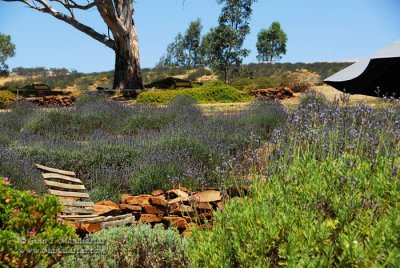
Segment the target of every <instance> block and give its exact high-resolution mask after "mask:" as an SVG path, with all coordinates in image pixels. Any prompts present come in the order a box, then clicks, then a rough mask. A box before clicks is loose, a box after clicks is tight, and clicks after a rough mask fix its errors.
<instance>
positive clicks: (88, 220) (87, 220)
mask: <svg viewBox="0 0 400 268" xmlns="http://www.w3.org/2000/svg"><path fill="white" fill-rule="evenodd" d="M74 220H75V221H79V222H82V223H98V222H103V221H105V220H106V217H105V216H97V217H93V218H76V219H74Z"/></svg>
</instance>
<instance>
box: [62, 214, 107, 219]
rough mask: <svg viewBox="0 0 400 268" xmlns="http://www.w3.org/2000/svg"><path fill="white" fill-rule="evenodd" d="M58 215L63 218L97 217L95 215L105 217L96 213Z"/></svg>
mask: <svg viewBox="0 0 400 268" xmlns="http://www.w3.org/2000/svg"><path fill="white" fill-rule="evenodd" d="M59 217H60V218H63V219H73V218H75V219H85V218H86V219H93V218H97V217H103V218H105V217H104V216H99V215H97V214H91V215H59Z"/></svg>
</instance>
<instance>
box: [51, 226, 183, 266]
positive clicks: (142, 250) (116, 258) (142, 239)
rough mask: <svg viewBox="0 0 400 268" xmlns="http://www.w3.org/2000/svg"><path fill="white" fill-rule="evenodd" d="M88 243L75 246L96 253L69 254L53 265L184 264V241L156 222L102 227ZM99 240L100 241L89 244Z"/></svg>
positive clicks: (89, 238) (88, 239) (91, 236)
mask: <svg viewBox="0 0 400 268" xmlns="http://www.w3.org/2000/svg"><path fill="white" fill-rule="evenodd" d="M87 241H88V245H83V246H79V247H78V246H77V247H76V249H77V250H86V251H87V252H90V251H91V250H97V251H98V253H97V254H84V255H78V256H77V255H72V256H68V257H66V258H64V259H63V260H62V262H61V263H60V265H57V266H56V267H65V268H75V267H76V268H89V267H110V268H112V267H126V268H130V267H144V268H153V267H177V268H179V267H187V266H188V258H187V255H186V253H185V248H186V241H185V240H184V239H181V237H180V236H179V234H177V233H176V232H174V231H173V230H164V228H163V227H161V226H159V225H157V226H155V228H152V227H151V226H149V225H139V226H137V227H134V226H130V227H118V228H110V229H107V230H103V231H101V232H98V233H95V234H92V235H90V236H89V237H88V238H87ZM90 241H99V242H101V244H99V245H95V244H93V243H92V244H90Z"/></svg>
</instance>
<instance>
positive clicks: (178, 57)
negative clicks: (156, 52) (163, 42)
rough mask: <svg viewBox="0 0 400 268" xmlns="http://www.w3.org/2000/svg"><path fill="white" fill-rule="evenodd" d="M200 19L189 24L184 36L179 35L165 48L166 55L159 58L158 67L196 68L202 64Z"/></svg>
mask: <svg viewBox="0 0 400 268" xmlns="http://www.w3.org/2000/svg"><path fill="white" fill-rule="evenodd" d="M202 28H203V26H202V25H201V21H200V19H197V20H195V21H192V22H190V24H189V27H188V29H187V30H186V32H185V34H184V35H182V34H181V33H179V34H178V35H177V36H176V37H175V40H174V42H172V43H170V44H169V45H168V47H167V54H166V55H164V56H163V57H161V59H160V62H159V63H158V65H157V66H158V67H162V66H196V65H199V64H200V63H201V62H202V55H201V51H200V47H201V45H200V43H201V38H200V34H201V30H202Z"/></svg>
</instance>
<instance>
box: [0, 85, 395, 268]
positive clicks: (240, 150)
mask: <svg viewBox="0 0 400 268" xmlns="http://www.w3.org/2000/svg"><path fill="white" fill-rule="evenodd" d="M0 122H1V124H2V128H1V129H0V147H1V148H0V149H1V150H0V174H4V176H9V177H11V178H12V179H11V181H12V186H13V187H15V188H18V189H29V190H34V191H37V192H44V187H43V185H42V181H41V178H40V176H39V173H38V172H37V171H36V170H35V169H34V168H33V164H34V163H41V164H44V165H49V166H55V167H59V168H62V169H67V170H75V171H76V172H77V173H78V174H79V177H80V178H81V179H82V180H83V181H84V182H85V184H86V185H87V186H88V188H89V190H90V194H91V196H92V198H93V199H94V201H97V200H101V199H114V200H116V199H118V197H119V194H120V193H123V192H129V193H133V194H137V193H147V192H150V191H152V190H154V189H156V188H163V189H166V188H169V187H172V186H173V185H177V184H181V185H184V186H187V187H189V188H191V189H201V188H212V187H216V188H219V189H221V191H225V190H227V189H228V188H229V189H232V188H234V187H237V188H238V189H239V190H241V189H243V186H246V189H248V192H247V193H246V195H242V196H240V197H239V198H236V199H234V200H232V201H229V202H227V203H226V205H225V207H224V209H223V211H218V212H216V213H215V218H214V221H213V227H212V228H206V229H200V228H199V229H194V230H193V234H192V236H190V237H186V238H184V239H180V237H179V235H178V234H175V233H173V232H170V230H168V232H167V233H165V232H164V230H161V229H160V228H156V229H154V230H153V229H149V228H147V229H146V228H144V227H143V228H144V229H143V228H142V227H141V229H140V228H139V231H136V229H135V228H132V229H130V230H131V231H130V230H128V229H127V231H126V232H125V231H124V230H123V229H121V230H122V231H121V230H119V231H118V228H111V229H110V230H105V231H103V232H100V233H98V234H95V235H91V236H90V237H93V238H95V239H96V238H99V237H100V238H103V239H105V240H106V241H107V245H114V244H115V243H120V245H123V246H122V247H121V248H119V249H118V250H120V252H122V254H126V256H129V254H131V253H132V252H133V251H134V249H132V245H130V244H126V243H125V244H124V242H123V241H125V237H126V235H128V237H129V239H133V240H132V241H136V242H135V243H137V246H138V247H147V245H148V244H149V243H150V242H151V243H152V245H153V246H152V249H151V250H152V251H151V252H152V253H151V254H150V255H148V254H147V255H146V256H145V257H146V258H148V260H149V263H153V262H154V263H155V262H156V261H157V263H158V264H157V265H156V266H155V267H164V266H162V265H161V264H160V262H162V263H164V264H165V263H174V266H175V267H188V266H190V267H254V266H259V267H280V266H288V267H291V266H309V267H366V266H374V267H396V266H398V264H399V263H400V250H399V246H398V245H399V241H400V233H399V231H398V230H399V229H400V225H399V223H400V218H399V215H400V207H399V204H400V171H399V166H400V104H399V102H398V100H386V101H385V105H384V106H383V107H380V108H379V109H375V108H371V107H369V106H366V105H362V104H359V105H352V106H350V105H348V103H347V99H346V95H343V98H342V99H341V100H338V101H337V102H330V101H327V100H326V99H325V98H324V96H322V95H321V94H319V93H316V92H311V93H307V94H305V95H304V96H303V97H302V99H301V101H300V104H299V105H298V106H297V107H292V108H291V109H287V108H285V107H284V106H282V105H281V104H279V103H277V102H268V101H264V102H254V103H252V104H251V105H250V106H249V108H248V109H246V110H243V111H241V112H239V113H235V114H224V113H211V114H207V115H204V114H203V113H202V111H201V110H200V109H199V108H198V107H197V106H196V105H195V104H194V103H193V101H192V100H191V99H187V98H178V99H175V100H173V102H172V103H170V104H169V105H167V106H158V107H156V106H142V105H135V106H131V107H128V106H124V105H123V104H121V103H118V102H115V101H111V100H108V99H106V98H104V97H101V96H97V95H87V96H82V97H80V98H79V99H78V101H77V103H76V106H75V107H74V108H72V109H64V108H46V109H43V108H38V107H34V106H32V105H29V104H28V103H22V102H21V103H19V104H17V105H15V106H14V107H12V109H11V111H10V112H5V113H1V114H0ZM239 192H240V191H239ZM142 229H143V230H142ZM127 232H128V234H127ZM142 232H143V233H142ZM160 237H162V239H161V240H159V238H160ZM228 240H229V241H230V243H226V241H228ZM113 243H114V244H113ZM135 245H136V244H135ZM168 247H173V248H176V249H177V251H179V255H176V254H173V253H172V252H170V251H165V249H167V248H168ZM115 250H116V249H115V248H114V247H113V248H111V249H110V250H109V251H107V254H106V255H101V256H97V257H96V258H92V257H91V256H86V255H83V256H80V257H79V258H78V259H77V258H76V256H72V257H65V258H64V259H63V261H62V262H61V263H60V267H92V266H91V265H95V266H96V265H97V266H102V265H106V264H107V265H108V266H109V267H117V266H115V263H114V262H113V261H114V259H113V258H114V257H113V256H114V255H115V254H117V253H116V251H115ZM143 252H144V251H143ZM143 252H142V253H143ZM157 252H158V253H157ZM162 252H164V253H162ZM142 253H137V254H139V255H140V254H142ZM118 254H120V253H118ZM135 254H136V253H135ZM155 255H157V258H154V256H155ZM120 261H121V263H124V262H125V261H127V262H126V263H130V262H129V261H133V260H132V259H129V260H128V259H126V260H125V259H124V260H120ZM113 263H114V264H113ZM154 263H153V264H154ZM129 265H131V264H129ZM129 265H128V264H127V266H126V267H129ZM149 265H150V264H149ZM132 267H133V266H132ZM149 267H153V266H151V265H150V266H149Z"/></svg>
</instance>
